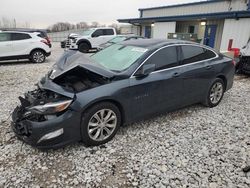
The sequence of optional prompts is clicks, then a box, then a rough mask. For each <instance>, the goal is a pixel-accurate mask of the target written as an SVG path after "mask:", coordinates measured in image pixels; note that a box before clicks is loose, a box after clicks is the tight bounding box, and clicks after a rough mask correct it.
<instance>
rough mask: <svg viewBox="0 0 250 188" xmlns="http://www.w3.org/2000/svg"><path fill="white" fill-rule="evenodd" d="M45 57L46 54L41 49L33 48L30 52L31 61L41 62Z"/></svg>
mask: <svg viewBox="0 0 250 188" xmlns="http://www.w3.org/2000/svg"><path fill="white" fill-rule="evenodd" d="M45 59H46V55H45V53H44V51H42V50H34V51H33V52H31V54H30V61H31V62H33V63H43V62H44V61H45Z"/></svg>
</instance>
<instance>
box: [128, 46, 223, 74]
mask: <svg viewBox="0 0 250 188" xmlns="http://www.w3.org/2000/svg"><path fill="white" fill-rule="evenodd" d="M172 46H196V47H200V48H205V49H207V50H210V51H212V52H213V53H214V54H215V57H212V58H209V59H205V60H201V61H195V62H193V63H189V64H185V65H179V66H176V67H170V68H166V69H162V70H157V71H154V72H151V73H150V74H154V73H158V72H163V71H165V70H171V69H175V68H180V67H185V66H189V65H194V64H197V63H202V62H204V61H210V60H213V59H216V58H218V57H219V55H218V54H217V53H216V52H215V51H214V50H213V49H212V48H209V47H207V46H201V45H199V44H171V45H168V46H163V47H161V48H159V49H157V50H156V51H154V52H153V53H152V54H150V56H148V57H147V58H146V59H145V60H144V61H143V62H142V63H141V64H140V66H139V67H137V69H136V70H135V71H134V72H133V74H132V75H131V76H130V78H134V77H135V76H134V74H135V73H136V72H137V71H138V70H139V69H140V68H141V66H143V65H144V64H145V63H146V61H147V60H148V59H149V58H150V57H152V56H153V55H154V54H155V53H157V52H158V51H160V50H162V49H164V48H168V47H172Z"/></svg>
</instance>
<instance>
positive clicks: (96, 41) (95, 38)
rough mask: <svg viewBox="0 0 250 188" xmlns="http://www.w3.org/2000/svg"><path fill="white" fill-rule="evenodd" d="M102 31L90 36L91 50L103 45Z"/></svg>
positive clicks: (99, 30) (98, 30)
mask: <svg viewBox="0 0 250 188" xmlns="http://www.w3.org/2000/svg"><path fill="white" fill-rule="evenodd" d="M103 36H104V30H103V29H97V30H96V31H95V32H94V33H92V35H91V37H92V38H91V45H92V48H97V47H98V46H99V45H100V44H103V43H104V38H103Z"/></svg>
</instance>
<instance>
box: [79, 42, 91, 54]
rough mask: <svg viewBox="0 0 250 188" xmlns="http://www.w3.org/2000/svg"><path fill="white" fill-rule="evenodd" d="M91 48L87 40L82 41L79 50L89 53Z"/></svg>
mask: <svg viewBox="0 0 250 188" xmlns="http://www.w3.org/2000/svg"><path fill="white" fill-rule="evenodd" d="M89 49H90V47H89V45H88V44H87V43H85V42H83V43H80V44H79V46H78V50H79V51H80V52H82V53H87V52H88V51H89Z"/></svg>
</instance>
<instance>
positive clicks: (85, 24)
mask: <svg viewBox="0 0 250 188" xmlns="http://www.w3.org/2000/svg"><path fill="white" fill-rule="evenodd" d="M88 27H89V26H88V24H87V23H86V22H79V23H77V24H76V29H86V28H88Z"/></svg>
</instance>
